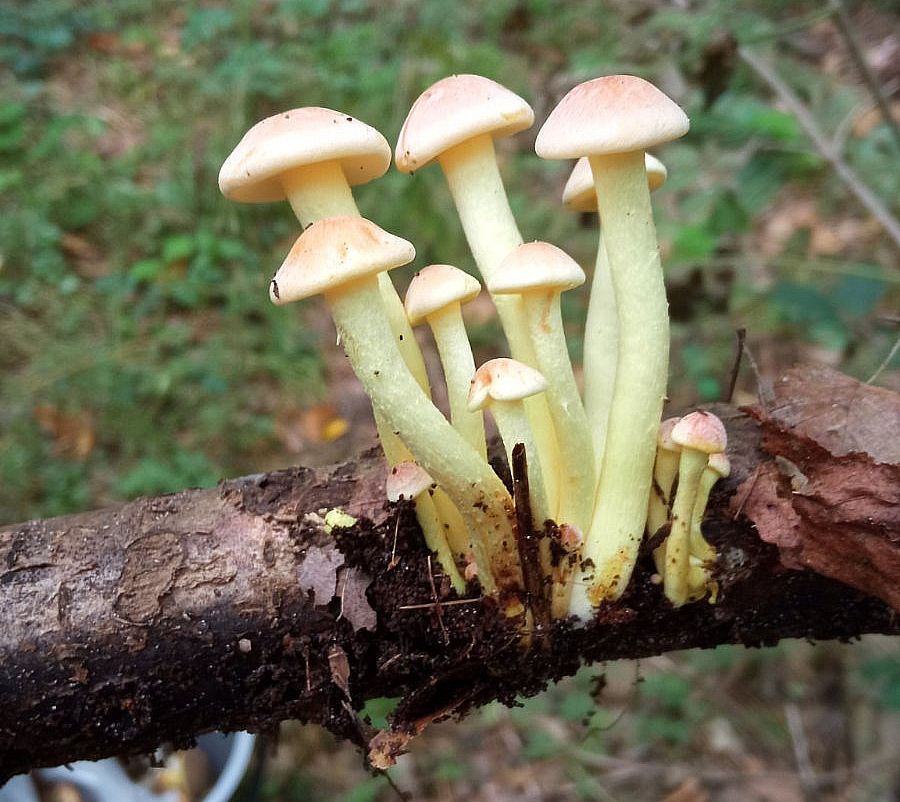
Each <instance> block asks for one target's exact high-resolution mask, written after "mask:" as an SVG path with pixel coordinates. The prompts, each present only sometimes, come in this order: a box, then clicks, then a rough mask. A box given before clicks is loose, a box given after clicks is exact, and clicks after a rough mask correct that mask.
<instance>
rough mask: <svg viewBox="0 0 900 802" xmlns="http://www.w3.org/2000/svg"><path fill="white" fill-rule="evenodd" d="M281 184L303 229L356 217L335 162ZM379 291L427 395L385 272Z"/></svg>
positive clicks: (420, 363)
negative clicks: (346, 216)
mask: <svg viewBox="0 0 900 802" xmlns="http://www.w3.org/2000/svg"><path fill="white" fill-rule="evenodd" d="M281 181H282V184H283V186H284V191H285V194H286V195H287V199H288V202H289V203H290V204H291V208H292V209H293V210H294V214H295V215H296V217H297V219H298V220H299V221H300V224H301V225H302V226H303V227H304V228H306V227H307V226H309V225H310V223H315V222H316V221H317V220H324V219H325V218H326V217H342V216H344V215H349V216H354V217H359V208H358V207H357V205H356V201H355V200H354V199H353V193H352V192H351V190H350V185H349V184H348V183H347V178H346V176H345V175H344V171H343V168H342V167H341V165H340V164H339V163H338V162H335V161H328V162H321V163H319V164H311V165H309V166H306V167H298V168H297V169H295V170H292V171H291V172H289V173H287V174H286V175H285V176H283V177H282V179H281ZM378 289H379V291H380V292H381V300H382V303H383V304H384V309H385V311H386V312H387V315H388V319H389V320H390V324H391V331H392V332H393V337H394V340H395V342H396V343H397V346H398V347H399V348H400V353H401V355H402V356H403V361H404V362H405V363H406V365H407V367H408V368H409V370H410V372H411V373H412V375H413V376H414V377H415V379H416V381H417V382H418V383H419V386H420V387H421V388H422V389H423V390H424V391H425V392H426V393H428V392H430V388H429V384H428V374H427V372H426V370H425V360H424V359H423V358H422V352H421V350H419V345H418V343H417V342H416V338H415V335H414V334H413V331H412V326H410V325H409V321H408V320H407V318H406V311H405V310H404V309H403V302H402V301H401V300H400V296H399V295H397V290H396V289H395V288H394V283H393V282H392V281H391V277H390V276H389V275H388V274H387V273H386V272H385V273H379V274H378ZM379 433H381V431H380V430H379ZM386 439H388V438H386V437H382V440H386Z"/></svg>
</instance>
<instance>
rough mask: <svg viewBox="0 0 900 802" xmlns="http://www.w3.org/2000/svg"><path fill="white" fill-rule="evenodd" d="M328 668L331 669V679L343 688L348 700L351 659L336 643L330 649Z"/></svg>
mask: <svg viewBox="0 0 900 802" xmlns="http://www.w3.org/2000/svg"><path fill="white" fill-rule="evenodd" d="M328 668H329V670H330V671H331V681H332V682H333V683H334V684H335V685H337V686H338V688H340V689H341V691H342V692H343V694H344V696H345V697H347V701H352V699H351V698H350V661H349V660H348V659H347V652H345V651H344V650H343V649H342V648H341V647H340V646H338V645H337V644H336V643H335V644H334V645H333V646H332V647H331V648H330V649H329V650H328Z"/></svg>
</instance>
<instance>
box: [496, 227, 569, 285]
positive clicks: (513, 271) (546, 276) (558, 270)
mask: <svg viewBox="0 0 900 802" xmlns="http://www.w3.org/2000/svg"><path fill="white" fill-rule="evenodd" d="M584 280H585V275H584V271H583V270H582V269H581V267H579V265H578V262H576V261H575V260H574V259H573V258H572V257H571V256H569V254H567V253H566V252H565V251H564V250H562V249H561V248H557V247H556V246H555V245H551V244H550V243H549V242H540V241H537V240H536V241H535V242H526V243H524V244H522V245H520V246H519V247H518V248H516V249H515V250H514V251H512V252H511V253H510V254H509V255H508V256H507V257H506V258H505V259H504V260H503V261H502V262H501V263H500V267H498V268H497V270H496V272H495V273H494V275H493V276H492V277H491V280H490V283H489V288H490V291H491V292H492V293H495V294H497V295H511V294H514V293H525V292H531V291H533V290H545V291H547V290H549V291H554V290H555V291H556V292H563V291H564V290H570V289H572V288H573V287H579V286H581V285H582V284H584Z"/></svg>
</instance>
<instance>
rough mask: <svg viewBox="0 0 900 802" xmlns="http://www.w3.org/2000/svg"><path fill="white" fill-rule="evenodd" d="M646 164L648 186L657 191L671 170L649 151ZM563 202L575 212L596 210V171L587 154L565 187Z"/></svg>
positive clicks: (574, 168) (573, 170) (576, 166)
mask: <svg viewBox="0 0 900 802" xmlns="http://www.w3.org/2000/svg"><path fill="white" fill-rule="evenodd" d="M644 165H645V167H646V168H647V186H648V187H649V188H650V191H651V192H656V190H658V189H659V188H660V187H661V186H662V185H663V184H665V183H666V178H667V177H668V175H669V171H668V170H667V169H666V166H665V165H664V164H663V163H662V162H661V161H660V160H659V159H657V158H656V156H651V155H650V154H649V153H645V154H644ZM562 202H563V203H564V204H565V205H566V206H567V207H568V208H570V209H571V210H572V211H573V212H596V211H597V192H596V190H595V189H594V173H593V172H592V171H591V163H590V162H589V161H588V159H587V156H582V157H581V158H580V159H579V160H578V161H577V162H575V167H573V168H572V174H571V175H570V176H569V180H568V181H566V186H565V187H564V188H563V194H562Z"/></svg>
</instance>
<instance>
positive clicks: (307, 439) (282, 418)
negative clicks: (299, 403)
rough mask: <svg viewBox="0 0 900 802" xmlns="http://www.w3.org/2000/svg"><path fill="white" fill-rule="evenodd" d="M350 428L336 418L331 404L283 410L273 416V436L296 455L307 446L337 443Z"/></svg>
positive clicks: (346, 423)
mask: <svg viewBox="0 0 900 802" xmlns="http://www.w3.org/2000/svg"><path fill="white" fill-rule="evenodd" d="M349 428H350V424H349V422H348V421H347V420H346V419H345V418H342V417H341V416H340V415H338V413H337V410H336V409H335V407H334V405H333V404H316V405H315V406H312V407H307V408H305V409H287V410H282V411H281V412H279V413H278V414H277V415H276V416H275V434H276V436H277V437H278V438H279V439H280V440H281V442H282V444H283V445H284V447H285V448H286V449H287V450H288V451H290V452H292V453H295V454H299V453H301V452H302V451H303V450H304V449H305V448H307V447H308V446H309V445H319V444H321V443H330V442H332V441H334V440H337V439H338V438H339V437H343V436H344V435H345V434H346V433H347V430H348V429H349Z"/></svg>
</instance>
